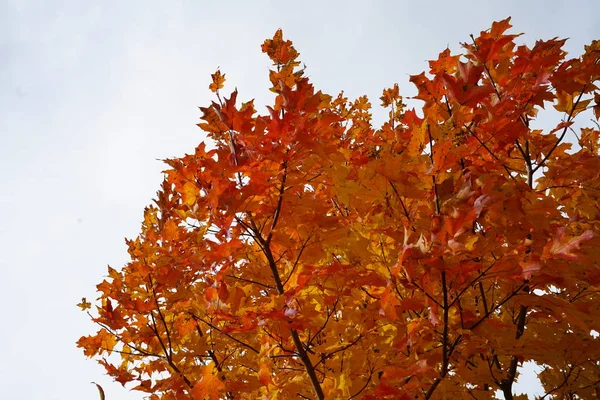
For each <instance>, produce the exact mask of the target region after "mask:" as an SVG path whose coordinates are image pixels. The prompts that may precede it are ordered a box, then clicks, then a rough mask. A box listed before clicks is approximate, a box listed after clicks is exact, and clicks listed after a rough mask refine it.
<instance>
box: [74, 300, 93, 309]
mask: <svg viewBox="0 0 600 400" xmlns="http://www.w3.org/2000/svg"><path fill="white" fill-rule="evenodd" d="M77 307H79V308H81V310H82V311H85V310H89V309H90V308H92V303H90V302H89V301H87V299H86V298H85V297H82V298H81V303H78V304H77Z"/></svg>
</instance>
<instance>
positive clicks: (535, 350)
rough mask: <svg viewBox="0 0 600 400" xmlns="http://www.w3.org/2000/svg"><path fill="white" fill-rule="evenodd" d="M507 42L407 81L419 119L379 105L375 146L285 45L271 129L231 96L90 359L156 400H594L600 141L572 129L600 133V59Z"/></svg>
mask: <svg viewBox="0 0 600 400" xmlns="http://www.w3.org/2000/svg"><path fill="white" fill-rule="evenodd" d="M510 27H511V26H510V24H509V20H508V19H507V20H504V21H500V22H496V23H494V24H493V26H492V28H491V29H490V30H488V31H485V32H482V33H481V34H480V36H479V37H477V38H475V37H472V41H471V42H470V43H468V44H464V45H463V47H464V49H465V54H463V55H451V54H450V51H449V50H445V51H443V52H442V53H440V55H439V58H438V59H437V60H434V61H431V62H430V63H429V67H430V70H429V72H428V73H422V74H420V75H415V76H412V77H411V79H410V80H411V82H412V83H413V84H415V85H416V87H417V89H418V95H417V96H416V98H417V99H418V100H421V101H422V102H423V105H422V109H421V110H418V111H416V110H414V109H407V106H406V104H405V103H404V99H403V98H402V96H401V95H400V90H399V87H398V85H394V86H393V87H392V88H390V89H386V90H384V91H383V95H382V97H381V101H382V106H383V107H386V108H388V109H389V119H388V121H386V122H385V123H384V124H383V126H382V127H381V128H379V129H376V128H374V127H373V126H372V124H371V111H370V110H371V104H370V102H369V101H368V99H367V98H366V97H361V98H358V99H357V100H355V101H349V100H348V99H347V98H345V97H344V96H343V94H340V95H338V96H337V97H332V96H329V95H327V94H324V93H322V92H320V91H316V90H315V89H314V87H313V85H312V84H311V83H310V82H309V79H308V78H306V77H305V76H304V74H303V71H304V70H303V69H301V68H300V61H299V60H298V56H299V53H298V52H297V51H296V50H295V49H294V47H293V46H292V43H291V42H290V41H287V40H284V39H283V35H282V32H281V31H278V32H277V33H276V34H275V36H274V37H273V38H272V39H269V40H267V41H265V43H264V44H263V46H262V50H263V52H265V53H266V54H267V55H268V56H269V58H270V59H271V61H272V62H273V68H272V70H271V71H270V73H269V79H270V82H271V90H272V92H274V93H275V95H276V97H275V101H274V104H273V105H271V106H269V107H267V110H268V112H267V114H266V115H261V114H258V113H257V112H256V110H255V108H254V104H253V102H252V101H249V102H246V103H240V102H238V100H237V96H238V94H237V91H234V92H232V93H231V94H230V95H229V97H223V96H222V94H221V90H222V89H223V87H224V84H225V75H224V74H221V72H220V71H217V72H216V73H215V74H213V82H212V83H211V85H210V89H211V90H212V91H213V92H216V100H215V102H213V103H212V104H210V105H208V106H206V107H201V108H200V110H201V112H202V117H201V119H202V121H201V123H199V124H198V125H199V127H200V128H201V129H202V130H203V131H204V132H206V134H207V135H208V138H209V139H210V140H209V141H207V142H206V143H205V142H203V143H200V145H199V146H198V147H197V148H196V149H195V152H193V153H192V154H189V155H185V156H184V157H181V158H178V159H171V160H167V161H166V163H167V164H168V166H169V168H168V169H167V170H166V171H165V179H164V182H163V184H162V187H161V189H160V190H159V191H158V193H157V197H156V200H155V204H154V205H152V206H149V207H148V208H146V210H145V212H144V221H143V223H142V231H141V234H140V235H139V237H137V238H136V239H133V240H129V241H128V242H127V244H128V246H129V254H130V256H131V262H129V263H128V264H127V265H126V266H125V267H124V268H122V269H121V270H115V269H112V268H109V272H108V278H107V279H106V280H104V281H103V282H102V283H100V284H99V285H98V291H99V292H100V297H99V299H98V302H97V306H96V311H95V313H94V314H91V315H92V318H93V320H94V322H96V323H97V324H98V326H99V331H98V332H97V333H95V334H93V335H91V336H87V337H83V338H81V339H80V340H79V342H78V344H79V346H80V347H82V348H83V349H84V351H85V354H86V355H88V356H95V357H100V362H101V363H102V364H103V365H104V366H105V367H106V369H107V371H108V373H109V374H110V375H112V376H113V377H114V378H115V380H117V381H118V382H120V383H122V384H126V383H128V382H132V383H134V385H137V386H135V387H134V388H135V389H136V390H140V391H142V392H146V393H148V395H149V398H150V399H158V398H162V399H196V400H200V399H220V398H228V399H256V398H265V399H266V398H272V399H275V398H278V399H288V398H298V397H300V398H311V399H312V398H319V399H323V398H327V399H337V398H340V399H349V398H365V399H386V398H389V399H413V398H432V399H433V398H440V399H441V398H443V399H463V398H469V397H470V398H475V399H490V398H494V396H495V393H496V391H498V390H500V391H502V392H503V393H504V396H505V398H507V399H511V398H513V394H512V392H513V383H514V382H515V380H516V379H517V377H518V374H519V368H521V367H522V365H523V363H524V362H526V361H533V362H535V363H537V364H538V365H539V366H540V370H541V372H540V374H539V378H540V380H541V382H542V384H543V387H544V390H545V391H546V396H544V397H546V398H559V399H562V398H585V399H589V398H595V396H597V394H596V391H597V389H598V387H599V384H600V365H599V363H598V361H597V360H599V359H600V339H599V338H598V334H597V332H598V331H600V293H599V288H600V265H599V262H600V250H598V248H599V245H600V235H599V234H600V203H599V199H600V157H599V155H598V150H599V148H600V143H599V137H600V131H599V126H598V125H597V124H596V123H594V125H592V127H588V128H577V129H576V125H575V122H576V120H575V118H576V117H580V116H583V118H584V120H585V119H586V118H588V119H589V117H590V116H591V115H592V113H591V112H586V111H585V110H587V109H592V111H593V113H595V118H596V119H597V118H598V117H599V111H598V99H600V93H599V91H598V87H597V86H596V83H597V80H598V78H599V77H600V62H599V61H600V42H598V41H594V42H593V43H592V44H591V45H589V46H586V48H585V51H584V53H583V55H582V56H580V57H578V58H572V59H568V58H566V53H565V52H564V50H562V46H563V45H564V43H565V41H564V40H559V39H551V40H547V41H538V42H536V44H535V45H534V46H533V47H532V48H529V47H527V46H524V45H520V46H517V44H515V40H516V38H517V37H518V35H514V34H507V33H506V31H507V30H508V29H509V28H510ZM550 106H552V107H550ZM545 110H550V113H551V116H550V117H551V118H553V119H554V120H555V121H556V126H555V127H550V128H549V129H539V127H538V125H537V124H536V118H537V116H538V113H541V112H545ZM555 110H557V111H558V112H556V111H555ZM586 115H587V117H586ZM578 121H579V120H578ZM578 131H579V132H578ZM571 135H572V136H571ZM569 138H571V141H573V140H574V141H575V142H577V143H578V145H577V144H576V145H574V146H572V145H571V143H569V141H568V140H567V139H569ZM79 306H80V307H81V308H82V309H84V310H85V309H87V308H88V307H89V303H88V302H87V301H86V300H85V299H83V300H82V302H81V303H80V304H79ZM517 397H518V396H517Z"/></svg>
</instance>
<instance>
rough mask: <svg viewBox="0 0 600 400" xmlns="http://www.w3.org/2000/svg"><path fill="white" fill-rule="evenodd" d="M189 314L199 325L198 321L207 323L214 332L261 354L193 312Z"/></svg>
mask: <svg viewBox="0 0 600 400" xmlns="http://www.w3.org/2000/svg"><path fill="white" fill-rule="evenodd" d="M188 314H189V315H190V316H191V317H192V318H194V320H195V321H196V323H198V321H200V322H203V323H205V324H206V325H208V326H210V327H211V328H212V329H214V330H216V331H217V332H219V333H220V334H222V335H225V336H227V337H228V338H229V339H231V340H233V341H234V342H236V343H238V344H240V345H242V346H244V347H245V348H247V349H249V350H252V351H253V352H255V353H256V354H259V353H260V351H259V350H258V349H256V348H254V347H252V346H251V345H249V344H248V343H245V342H242V341H241V340H239V339H237V338H236V337H234V336H231V335H230V334H229V333H227V332H223V330H221V329H219V328H218V327H216V326H214V325H213V324H211V323H210V322H208V321H205V320H204V319H202V318H200V317H198V316H197V315H194V314H193V313H191V312H188Z"/></svg>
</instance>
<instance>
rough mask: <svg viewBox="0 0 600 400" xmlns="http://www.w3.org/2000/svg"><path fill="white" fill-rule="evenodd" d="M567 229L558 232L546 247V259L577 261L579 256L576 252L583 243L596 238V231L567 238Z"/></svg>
mask: <svg viewBox="0 0 600 400" xmlns="http://www.w3.org/2000/svg"><path fill="white" fill-rule="evenodd" d="M565 230H566V228H565V227H564V226H562V227H560V228H558V229H557V230H556V234H555V236H554V239H553V240H552V242H550V243H548V244H547V245H546V247H544V257H546V258H548V257H556V258H562V259H564V260H571V261H572V260H576V259H577V254H576V253H574V251H575V250H577V249H579V246H580V245H581V243H582V242H585V241H587V240H590V239H591V238H593V237H594V231H592V230H586V231H585V232H583V233H582V234H581V235H579V236H577V237H567V236H565Z"/></svg>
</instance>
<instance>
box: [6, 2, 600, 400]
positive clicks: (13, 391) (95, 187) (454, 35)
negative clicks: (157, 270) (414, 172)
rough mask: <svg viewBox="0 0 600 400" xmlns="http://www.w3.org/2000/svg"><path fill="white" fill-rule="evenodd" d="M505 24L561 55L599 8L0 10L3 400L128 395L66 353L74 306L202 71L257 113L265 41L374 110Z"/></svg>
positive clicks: (189, 110) (321, 5)
mask: <svg viewBox="0 0 600 400" xmlns="http://www.w3.org/2000/svg"><path fill="white" fill-rule="evenodd" d="M509 15H510V16H512V17H513V20H512V23H513V25H514V28H513V30H514V32H525V33H526V36H525V37H522V38H520V40H521V41H524V42H526V43H529V44H532V43H533V42H534V41H535V40H536V39H550V38H552V37H555V36H558V37H570V40H569V41H568V43H567V46H566V48H567V50H568V51H569V52H570V53H571V54H572V55H578V54H581V52H582V51H583V45H584V44H588V43H589V42H591V40H592V39H600V1H598V0H589V1H569V2H567V1H550V0H545V1H542V0H540V1H531V0H528V1H524V0H519V1H507V0H503V1H493V2H492V1H470V2H469V1H456V0H455V1H443V2H439V3H438V2H435V1H427V2H422V1H391V0H390V1H387V2H386V1H360V2H359V1H348V0H346V1H339V2H338V1H325V0H319V1H302V2H301V1H297V2H287V1H278V2H276V1H238V2H226V1H221V2H219V1H211V2H208V1H200V0H198V1H148V0H145V1H77V0H75V1H59V0H47V1H42V0H39V1H27V0H2V1H0V173H1V178H2V182H1V184H0V185H1V186H0V243H1V244H2V251H0V272H1V275H0V276H1V278H0V285H1V289H0V304H1V305H2V314H1V317H0V318H1V319H0V321H1V322H0V343H1V344H2V349H1V351H0V353H1V356H0V390H1V392H0V393H2V395H1V396H2V399H6V400H13V399H26V400H36V399H44V400H71V399H73V400H75V399H76V400H80V399H97V398H98V397H97V396H98V395H97V392H96V388H95V387H94V386H93V385H91V384H90V383H89V382H90V381H96V382H98V383H100V384H101V385H102V386H103V387H104V389H105V391H106V395H107V400H125V399H142V398H143V394H142V393H139V392H130V391H129V390H128V389H125V388H122V387H121V386H120V385H119V384H118V383H113V382H112V381H111V379H110V378H108V377H106V376H105V375H104V370H103V367H101V366H99V365H97V364H96V363H95V362H94V361H91V360H88V359H86V358H85V357H84V356H83V353H82V351H81V350H80V349H77V348H76V346H75V341H76V340H77V339H78V338H79V337H80V336H81V335H84V334H89V333H91V332H92V331H95V327H94V326H93V325H92V324H91V323H90V322H89V321H88V318H87V316H86V315H85V314H84V313H82V312H81V311H79V309H78V308H77V307H76V306H75V304H76V303H78V302H79V301H80V299H81V297H82V296H85V297H88V298H91V299H93V298H95V297H96V294H95V285H96V284H97V283H99V282H100V281H101V280H102V279H103V277H104V275H105V274H106V265H107V264H110V265H111V266H113V267H115V268H117V267H120V266H122V265H123V264H124V263H125V262H126V261H127V253H126V247H125V244H124V241H123V238H124V237H130V238H132V237H135V236H136V235H137V233H138V231H139V226H140V221H141V220H142V210H143V208H144V206H145V205H147V204H148V203H149V202H150V201H151V199H152V197H153V196H154V194H155V192H156V190H157V189H158V185H159V183H160V182H161V179H162V178H161V174H160V171H161V170H162V169H164V165H163V164H162V163H161V162H159V161H157V159H163V158H167V157H173V156H180V155H183V154H184V152H192V151H193V149H194V147H195V146H196V145H197V144H198V143H199V142H200V141H201V140H202V139H203V135H202V133H201V131H200V129H199V128H197V127H196V126H195V124H196V123H197V122H198V119H199V111H198V108H197V106H199V105H205V104H207V102H208V101H210V100H212V96H211V94H210V92H209V91H208V89H207V86H208V84H209V81H210V74H211V73H212V72H214V71H215V69H216V68H217V67H219V66H220V68H221V70H222V71H223V72H224V73H226V74H227V78H228V83H227V86H226V90H229V89H232V88H233V87H235V86H237V87H238V89H239V91H240V95H239V98H240V99H242V100H248V99H251V98H255V99H256V104H257V106H262V105H264V104H267V103H268V102H269V101H270V100H271V95H270V94H269V92H268V90H267V88H268V73H267V71H268V64H269V63H268V58H267V57H266V56H265V55H263V54H262V53H261V51H260V44H261V43H262V42H263V40H264V39H265V38H267V37H271V36H272V35H273V33H274V32H275V30H276V29H277V28H279V27H281V28H283V31H284V36H286V37H287V38H290V39H291V40H293V41H294V44H295V45H296V48H297V49H298V50H299V51H300V53H301V57H300V58H301V60H302V61H303V62H305V63H306V64H307V66H308V69H307V72H308V75H309V76H310V77H311V78H312V81H313V83H314V84H315V85H316V87H317V88H318V89H321V90H323V91H324V92H329V93H331V94H337V93H338V92H339V91H340V90H342V89H343V90H345V92H346V94H347V95H348V96H349V97H351V98H352V97H356V96H359V95H361V94H367V95H369V97H370V98H371V99H373V103H374V104H378V103H379V101H378V100H377V98H378V97H379V96H380V93H381V90H382V89H383V88H384V87H390V86H392V85H393V84H394V83H395V82H398V83H399V84H400V89H401V92H403V93H404V94H405V95H411V94H414V93H415V92H414V90H413V88H412V87H411V85H410V84H409V83H408V76H409V75H410V74H417V73H420V72H421V71H423V70H425V69H426V68H427V64H426V60H429V59H434V58H436V57H437V54H438V53H439V52H440V51H442V50H443V49H444V48H445V47H447V46H448V45H449V46H450V48H451V49H452V50H453V51H454V52H457V51H458V50H459V49H460V47H459V43H460V42H464V41H468V40H469V34H471V33H473V34H477V33H479V31H481V30H483V29H487V28H488V27H489V26H490V25H491V23H492V21H495V20H500V19H503V18H506V17H507V16H509ZM259 110H260V111H263V110H264V108H263V107H259ZM380 115H381V114H380ZM554 122H556V121H554ZM522 380H526V379H522ZM517 387H518V388H521V389H522V388H524V387H527V388H529V389H528V390H530V391H531V390H534V386H532V385H528V386H527V385H525V386H524V385H523V384H521V383H520V384H519V385H517Z"/></svg>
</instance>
